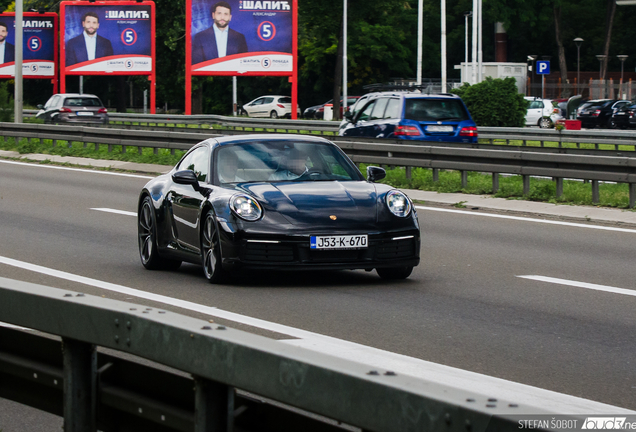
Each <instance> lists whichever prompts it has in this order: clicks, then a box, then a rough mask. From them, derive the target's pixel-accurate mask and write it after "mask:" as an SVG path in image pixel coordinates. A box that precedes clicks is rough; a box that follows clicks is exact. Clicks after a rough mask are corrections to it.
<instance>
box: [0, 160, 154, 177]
mask: <svg viewBox="0 0 636 432" xmlns="http://www.w3.org/2000/svg"><path fill="white" fill-rule="evenodd" d="M0 163H6V164H12V165H24V166H30V167H33V168H36V167H37V168H48V169H57V170H66V171H76V172H85V173H93V174H106V175H114V176H120V177H133V178H142V179H153V178H155V177H153V176H145V175H139V174H126V173H118V172H111V171H102V170H97V169H82V168H71V167H63V166H57V165H43V164H34V163H27V162H16V161H9V160H2V159H0ZM96 168H99V167H96Z"/></svg>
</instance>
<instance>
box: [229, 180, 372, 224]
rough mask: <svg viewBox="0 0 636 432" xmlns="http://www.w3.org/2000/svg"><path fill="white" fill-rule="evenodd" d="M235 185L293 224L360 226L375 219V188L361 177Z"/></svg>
mask: <svg viewBox="0 0 636 432" xmlns="http://www.w3.org/2000/svg"><path fill="white" fill-rule="evenodd" d="M237 188H238V189H242V190H244V191H245V192H247V193H249V194H250V195H252V196H253V197H255V198H256V199H258V201H259V202H260V203H261V205H263V207H264V209H265V211H266V212H267V211H275V212H278V213H279V214H280V215H282V216H283V217H285V219H287V220H288V221H289V222H290V223H291V224H293V225H312V226H314V227H316V226H323V225H327V226H340V227H341V226H342V225H343V224H347V223H353V224H355V225H356V226H360V227H363V226H365V225H367V224H375V223H376V221H377V208H376V204H377V191H376V188H375V186H374V185H373V184H372V183H367V182H364V181H348V182H338V181H328V182H323V181H316V182H276V183H243V184H240V185H238V187H237ZM333 217H335V218H336V219H335V220H334V219H333Z"/></svg>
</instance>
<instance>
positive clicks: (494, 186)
mask: <svg viewBox="0 0 636 432" xmlns="http://www.w3.org/2000/svg"><path fill="white" fill-rule="evenodd" d="M497 192H499V173H492V193H494V194H496V193H497Z"/></svg>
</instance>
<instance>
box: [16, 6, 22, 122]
mask: <svg viewBox="0 0 636 432" xmlns="http://www.w3.org/2000/svg"><path fill="white" fill-rule="evenodd" d="M22 18H23V8H22V0H16V2H15V46H16V50H15V68H14V69H15V89H14V90H15V96H14V117H13V119H14V122H15V123H22V56H23V53H24V50H23V42H22V24H23V20H22Z"/></svg>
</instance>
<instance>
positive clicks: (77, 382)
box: [62, 338, 97, 432]
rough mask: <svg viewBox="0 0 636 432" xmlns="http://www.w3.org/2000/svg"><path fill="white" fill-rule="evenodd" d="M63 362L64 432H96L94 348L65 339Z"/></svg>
mask: <svg viewBox="0 0 636 432" xmlns="http://www.w3.org/2000/svg"><path fill="white" fill-rule="evenodd" d="M62 344H63V345H62V346H63V351H64V352H63V359H64V432H88V431H94V430H95V379H96V375H95V371H96V369H97V357H96V355H95V346H94V345H91V344H89V343H86V342H80V341H77V340H73V339H68V338H62Z"/></svg>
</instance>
